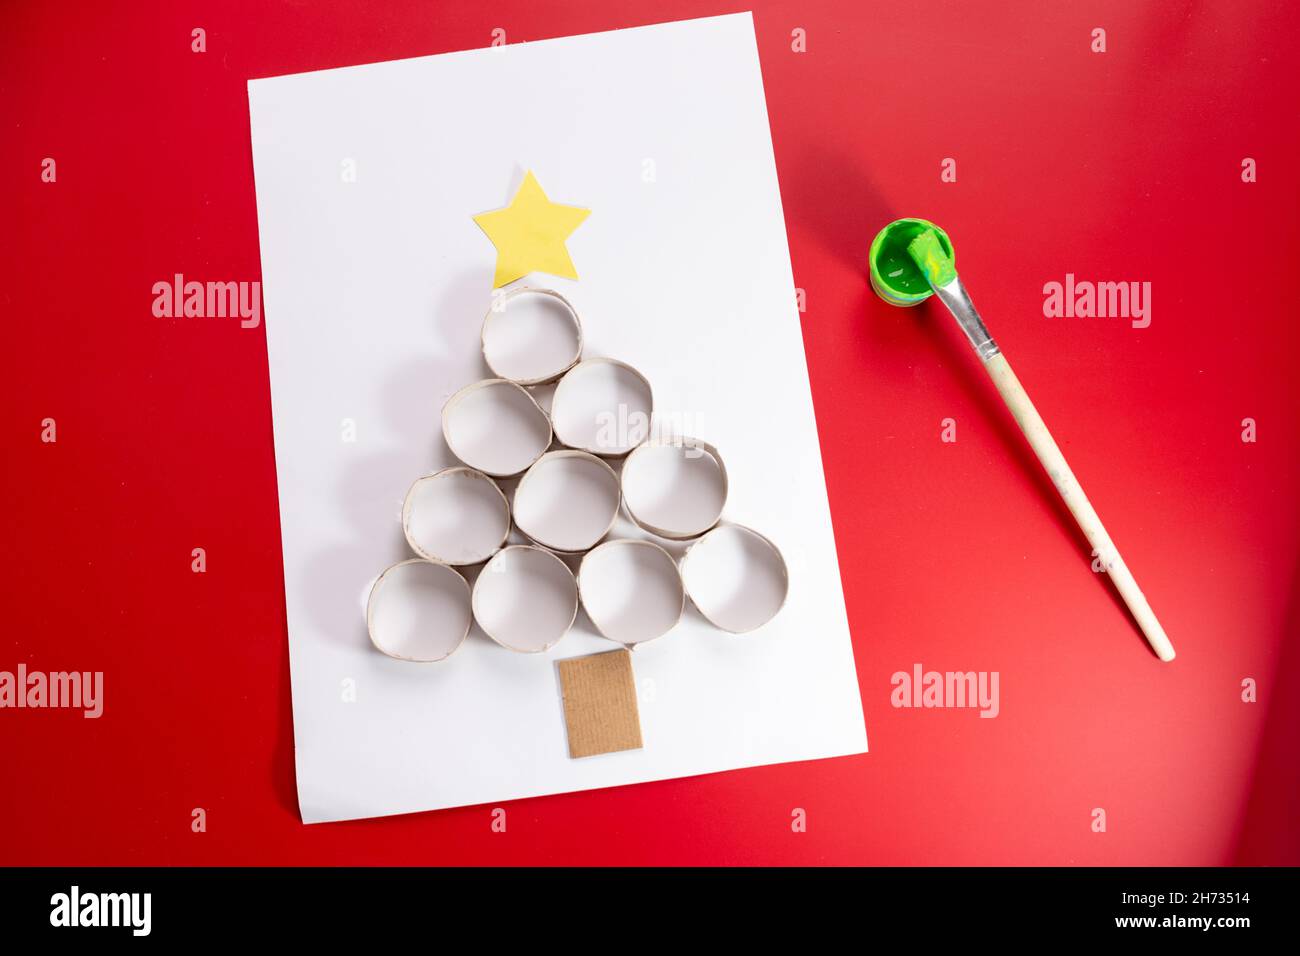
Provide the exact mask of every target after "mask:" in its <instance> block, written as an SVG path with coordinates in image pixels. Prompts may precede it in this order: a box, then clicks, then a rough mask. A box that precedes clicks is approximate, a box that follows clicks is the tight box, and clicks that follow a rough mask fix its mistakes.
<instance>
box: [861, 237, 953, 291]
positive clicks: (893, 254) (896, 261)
mask: <svg viewBox="0 0 1300 956" xmlns="http://www.w3.org/2000/svg"><path fill="white" fill-rule="evenodd" d="M927 229H933V230H934V231H935V233H936V234H937V235H938V237H939V245H941V246H942V247H943V249H944V251H945V252H946V253H947V254H948V255H949V256H952V254H953V252H952V242H951V241H950V240H949V239H948V234H947V233H946V232H944V231H943V230H942V229H940V228H939V227H938V226H936V225H935V224H934V223H932V222H930V221H929V220H926V219H896V220H894V221H893V222H891V223H890V224H889V225H887V226H886V227H885V228H884V229H881V230H880V232H878V233H876V238H875V239H873V240H872V241H871V251H870V252H869V253H868V254H867V256H868V259H869V265H870V272H871V287H872V288H873V289H875V290H876V294H877V295H878V296H880V297H881V298H882V299H884V300H885V301H886V302H888V303H889V304H890V305H918V304H920V303H922V302H924V301H925V300H926V299H928V298H930V296H932V295H933V294H934V290H933V289H932V288H930V283H929V282H928V281H926V278H925V276H924V275H923V274H922V273H921V270H920V269H919V268H917V265H916V263H915V262H913V261H912V257H911V256H910V255H909V254H908V252H907V245H908V243H910V242H911V241H912V240H913V239H915V238H916V237H917V236H919V235H920V234H921V233H922V232H924V231H925V230H927Z"/></svg>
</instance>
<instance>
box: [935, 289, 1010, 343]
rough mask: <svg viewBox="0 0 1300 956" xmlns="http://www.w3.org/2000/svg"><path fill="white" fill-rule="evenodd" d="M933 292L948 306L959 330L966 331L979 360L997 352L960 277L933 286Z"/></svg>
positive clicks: (991, 337)
mask: <svg viewBox="0 0 1300 956" xmlns="http://www.w3.org/2000/svg"><path fill="white" fill-rule="evenodd" d="M934 294H935V295H937V296H938V297H939V301H940V302H942V303H943V304H944V305H946V306H947V307H948V311H949V312H951V313H952V316H953V318H954V319H956V320H957V324H958V325H960V326H961V330H962V331H963V332H965V333H966V338H968V339H969V340H970V344H971V347H972V348H973V349H975V353H976V354H977V355H979V357H980V361H982V362H987V361H988V360H989V359H991V358H992V357H993V356H995V355H997V354H998V352H1000V351H1002V350H1001V349H999V348H998V343H996V342H994V341H993V336H991V335H989V330H988V329H987V328H985V326H984V320H983V319H981V318H980V314H979V313H978V312H976V311H975V306H974V304H973V303H972V302H971V300H970V296H969V295H968V294H967V292H966V287H965V286H964V285H962V284H961V279H960V278H956V279H953V280H952V281H951V282H949V283H947V284H946V285H940V286H935V287H934Z"/></svg>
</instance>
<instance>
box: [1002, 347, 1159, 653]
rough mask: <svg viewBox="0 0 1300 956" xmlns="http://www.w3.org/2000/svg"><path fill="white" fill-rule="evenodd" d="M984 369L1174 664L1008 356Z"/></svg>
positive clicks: (1153, 640) (1145, 627)
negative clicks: (1012, 367)
mask: <svg viewBox="0 0 1300 956" xmlns="http://www.w3.org/2000/svg"><path fill="white" fill-rule="evenodd" d="M984 368H985V370H986V371H987V372H988V373H989V377H990V378H991V379H993V384H994V385H996V386H997V389H998V391H999V392H1000V393H1001V395H1002V400H1003V401H1004V402H1006V405H1007V408H1009V409H1011V414H1012V415H1013V416H1014V417H1015V419H1016V424H1017V425H1019V426H1020V430H1021V431H1022V432H1024V435H1025V438H1026V439H1027V440H1028V441H1029V445H1030V447H1031V448H1033V449H1034V454H1036V455H1037V456H1038V460H1039V461H1040V462H1042V465H1043V468H1044V469H1045V470H1046V471H1047V474H1048V477H1050V478H1051V479H1052V484H1054V485H1055V486H1056V490H1057V492H1058V493H1059V494H1060V496H1061V500H1062V501H1064V502H1065V505H1066V507H1068V508H1069V509H1070V513H1071V514H1072V515H1074V520H1075V521H1076V522H1078V524H1079V528H1080V529H1081V530H1082V531H1083V533H1084V535H1085V537H1087V539H1088V543H1089V544H1091V545H1092V547H1093V551H1094V553H1095V554H1096V555H1097V556H1098V557H1099V558H1101V561H1102V567H1103V568H1105V570H1106V573H1107V574H1108V575H1109V576H1110V579H1111V581H1113V582H1114V583H1115V589H1116V590H1118V591H1119V594H1120V597H1122V598H1123V599H1124V603H1125V604H1127V605H1128V609H1129V611H1130V612H1132V614H1133V619H1134V620H1136V621H1137V624H1138V627H1140V628H1141V629H1142V633H1143V635H1145V637H1146V639H1147V643H1148V644H1150V645H1151V649H1152V650H1153V651H1155V652H1156V656H1157V657H1159V658H1160V659H1161V660H1162V661H1172V660H1173V659H1174V645H1173V644H1172V643H1170V641H1169V638H1168V637H1167V636H1166V635H1165V629H1164V628H1163V627H1161V626H1160V622H1159V621H1158V620H1157V619H1156V615H1155V612H1154V611H1152V610H1151V605H1150V604H1149V603H1147V599H1146V596H1145V595H1144V594H1143V593H1142V589H1141V588H1139V587H1138V584H1137V581H1135V580H1134V579H1133V574H1132V572H1130V571H1129V569H1128V565H1126V564H1125V563H1124V559H1123V558H1122V557H1120V554H1119V550H1118V549H1117V548H1116V547H1115V543H1114V542H1113V541H1111V539H1110V535H1109V534H1107V533H1106V528H1105V527H1104V526H1103V525H1102V523H1101V518H1099V517H1098V516H1097V512H1096V511H1095V510H1094V509H1093V507H1092V504H1091V503H1090V502H1089V501H1088V496H1087V495H1085V494H1084V493H1083V488H1082V487H1081V486H1080V485H1079V481H1078V479H1077V478H1075V477H1074V472H1073V471H1071V470H1070V466H1069V464H1067V463H1066V460H1065V456H1064V455H1062V454H1061V449H1060V448H1058V447H1057V445H1056V441H1055V440H1054V439H1053V438H1052V433H1051V432H1049V431H1048V430H1047V425H1046V424H1044V423H1043V419H1042V417H1041V416H1040V415H1039V414H1038V410H1037V409H1036V408H1034V403H1033V402H1031V401H1030V400H1029V395H1028V394H1027V393H1026V392H1025V388H1024V386H1023V385H1021V384H1020V380H1019V379H1017V378H1016V373H1015V372H1013V371H1012V370H1011V366H1010V364H1008V362H1007V359H1006V356H1004V355H1003V354H1002V353H1001V352H999V353H997V354H996V355H993V356H990V357H989V358H987V359H985V360H984Z"/></svg>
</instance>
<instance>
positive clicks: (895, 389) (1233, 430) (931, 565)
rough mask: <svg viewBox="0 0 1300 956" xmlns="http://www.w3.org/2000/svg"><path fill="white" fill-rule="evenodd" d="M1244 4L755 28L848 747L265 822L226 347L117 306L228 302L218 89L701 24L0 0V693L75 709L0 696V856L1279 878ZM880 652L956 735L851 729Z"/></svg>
mask: <svg viewBox="0 0 1300 956" xmlns="http://www.w3.org/2000/svg"><path fill="white" fill-rule="evenodd" d="M1287 6H1288V5H1287V4H1286V3H1284V2H1281V0H1278V2H1256V3H1233V4H1203V3H1196V2H1190V0H1189V2H1182V3H1150V4H1147V5H1139V4H1134V3H1131V2H1127V0H1124V2H1113V3H1092V2H1086V3H1074V4H1047V3H1035V2H999V3H996V4H994V3H988V4H972V3H946V2H941V0H929V2H927V3H924V4H915V5H910V4H898V3H877V2H870V3H848V2H842V3H824V4H822V3H818V4H809V3H807V2H786V3H760V4H757V9H756V11H755V23H756V28H757V33H758V44H759V49H760V56H761V60H762V66H763V74H764V82H765V85H766V92H767V101H768V108H769V111H770V114H771V123H772V137H773V141H774V144H775V149H776V158H777V166H778V170H779V173H780V179H781V188H782V196H783V200H784V203H785V210H786V219H787V225H788V230H789V236H790V245H791V252H792V256H793V260H794V272H795V277H796V283H797V285H799V286H800V287H802V288H803V289H805V290H806V294H807V312H806V314H805V316H804V340H805V345H806V348H807V354H808V364H809V368H810V371H811V376H812V384H813V392H814V399H815V403H816V409H817V418H818V427H819V429H820V433H821V441H822V448H823V454H824V457H825V464H826V474H827V484H828V487H829V493H830V500H831V506H832V511H833V514H834V520H835V531H836V537H837V540H838V546H839V554H840V562H841V567H842V570H843V579H844V589H845V595H846V598H847V602H848V609H849V616H850V621H851V624H852V630H853V637H854V646H855V650H856V655H857V667H858V672H859V680H860V683H861V687H862V693H863V706H864V708H865V712H866V718H867V728H868V733H869V736H870V741H871V753H870V754H869V755H863V756H860V757H852V758H843V759H836V760H828V761H819V762H812V763H805V764H795V765H787V766H779V767H765V768H760V769H755V770H746V771H740V772H732V773H724V774H715V775H712V776H707V777H701V778H693V779H686V780H675V781H669V782H664V783H654V784H644V785H639V786H631V787H623V788H618V789H613V790H604V791H595V792H588V793H580V794H572V795H565V796H556V797H546V798H539V799H533V800H527V801H520V802H517V803H513V804H508V805H507V812H508V828H507V832H506V833H504V834H500V833H493V832H492V831H491V829H490V825H489V824H490V809H491V808H490V807H469V808H464V809H458V810H450V811H443V812H438V813H427V814H418V815H414V816H408V817H401V818H392V819H384V820H377V821H363V822H356V823H343V824H331V825H323V826H314V827H305V826H303V825H302V824H301V823H300V822H299V817H298V810H297V799H296V794H295V787H294V775H293V727H292V721H291V718H290V699H289V678H288V656H287V647H286V639H285V621H284V598H283V577H282V568H281V558H280V536H279V524H278V512H277V501H276V486H275V481H276V478H275V463H274V458H273V453H272V442H271V411H270V402H269V393H268V379H267V364H266V351H265V338H264V331H263V329H261V328H258V329H252V330H245V329H241V328H240V327H239V325H238V323H237V322H235V321H228V320H227V321H221V320H214V321H194V320H191V321H172V320H166V319H163V320H160V319H155V318H154V317H153V316H152V314H151V311H150V306H151V303H152V293H151V286H152V284H153V283H154V282H156V281H158V280H160V279H169V278H170V277H171V276H172V274H173V273H175V272H182V273H184V274H185V275H186V276H187V277H189V276H192V277H197V278H202V279H222V280H228V279H234V280H255V279H258V278H260V271H259V258H258V238H257V221H256V215H255V208H254V193H253V178H252V165H251V157H250V149H249V134H248V108H247V94H246V87H245V83H246V80H247V79H249V78H250V77H258V76H269V75H275V74H281V73H292V72H298V71H304V70H314V69H320V68H324V67H333V66H342V65H348V64H355V63H364V62H370V61H376V60H387V59H395V58H400V57H410V56H419V55H423V54H431V53H440V52H444V51H450V50H458V49H464V48H468V47H476V46H485V45H487V44H488V43H489V42H490V40H491V35H492V30H493V28H495V27H501V28H504V29H505V30H506V33H507V37H508V39H509V40H510V41H511V42H517V41H521V40H535V39H542V38H546V37H552V36H563V35H568V34H574V33H585V32H591V31H598V30H607V29H613V28H617V27H625V26H635V25H639V24H643V23H647V22H657V21H662V20H672V19H682V18H688V17H693V16H703V15H709V14H716V13H724V12H731V11H733V10H740V9H745V5H742V4H707V3H701V2H687V0H669V2H663V3H658V4H653V5H649V6H647V5H614V4H596V3H563V4H561V3H552V2H538V0H527V2H518V0H502V2H498V3H492V4H486V3H483V4H480V3H460V4H454V5H453V4H438V3H431V2H429V0H410V2H399V3H384V4H372V3H367V2H360V0H358V2H330V3H306V2H276V3H265V4H262V3H252V2H247V3H209V4H186V3H167V4H156V5H150V4H144V3H119V4H116V5H112V4H104V5H100V4H93V5H92V4H84V5H67V4H45V3H35V2H32V3H13V2H11V3H7V4H5V5H4V8H3V10H2V11H0V84H2V86H0V102H3V104H4V105H3V113H2V115H0V128H2V129H3V146H2V148H0V184H2V186H0V195H2V196H3V217H2V219H0V222H3V226H4V228H3V230H0V277H2V280H3V281H2V283H0V302H3V317H4V324H5V333H6V342H5V344H4V348H3V350H2V353H3V379H2V382H3V384H2V386H0V387H2V388H3V394H4V403H3V429H4V431H3V449H4V458H5V466H4V469H3V478H2V479H0V480H2V481H3V491H4V497H5V501H6V503H7V507H6V512H7V514H6V520H5V522H4V523H5V524H6V525H7V530H6V533H5V536H4V538H5V548H4V552H3V557H0V561H3V568H0V570H2V571H3V578H2V579H3V581H4V582H5V597H6V600H5V607H4V614H5V627H4V631H3V634H2V635H0V670H11V671H12V670H15V669H16V667H17V665H18V664H19V662H26V663H27V665H28V667H29V668H32V669H37V670H46V671H54V670H63V669H77V670H102V671H104V672H105V713H104V716H103V717H102V718H101V719H100V720H97V721H95V720H84V719H82V717H81V715H80V713H79V712H76V711H71V712H70V711H51V710H45V711H34V710H22V711H17V710H5V711H0V760H2V761H3V771H2V772H3V777H4V782H3V786H0V826H2V828H3V832H4V839H3V840H2V841H0V862H4V863H10V864H19V863H67V864H109V863H140V864H145V863H349V862H355V863H381V862H388V863H525V862H547V863H651V864H658V863H715V862H716V863H722V862H726V863H778V862H780V863H882V864H885V863H889V864H911V863H945V864H959V863H996V864H1003V863H1031V864H1039V863H1077V864H1103V863H1116V864H1122V863H1137V864H1147V863H1165V864H1194V863H1300V824H1298V823H1297V813H1296V807H1297V804H1298V803H1300V780H1298V777H1297V764H1298V761H1297V743H1298V742H1300V697H1298V696H1297V694H1296V692H1295V685H1296V679H1297V677H1298V676H1300V659H1298V657H1297V649H1296V638H1297V636H1298V635H1297V629H1298V625H1300V611H1298V610H1297V598H1296V594H1297V584H1298V583H1300V582H1298V579H1297V538H1298V535H1297V530H1298V528H1297V525H1298V522H1300V514H1298V511H1300V505H1298V496H1297V490H1298V489H1300V454H1297V447H1298V444H1297V443H1298V442H1300V426H1298V423H1297V400H1296V399H1297V388H1296V385H1295V384H1294V374H1295V373H1294V366H1295V359H1296V351H1297V345H1298V344H1300V336H1298V335H1297V331H1296V316H1295V306H1294V281H1293V280H1294V276H1295V272H1296V268H1295V263H1296V262H1297V259H1298V257H1300V238H1298V236H1297V228H1296V211H1297V210H1296V205H1297V192H1298V191H1297V186H1296V178H1295V177H1296V174H1297V158H1298V157H1297V152H1298V151H1297V138H1298V134H1297V125H1296V123H1295V122H1294V119H1295V115H1296V113H1295V109H1296V103H1297V101H1298V96H1297V94H1298V93H1300V89H1298V87H1300V80H1298V79H1297V78H1298V77H1300V71H1297V70H1296V69H1295V64H1296V62H1297V52H1298V51H1297V46H1298V45H1300V44H1298V40H1300V36H1298V31H1297V28H1296V22H1295V20H1294V19H1293V17H1294V16H1295V14H1293V13H1291V12H1289V11H1288V10H1287ZM1099 26H1100V27H1104V28H1105V29H1106V31H1107V50H1106V52H1105V53H1104V54H1097V53H1093V52H1091V50H1090V42H1091V36H1090V34H1091V31H1092V29H1093V28H1094V27H1099ZM194 27H203V28H204V29H205V30H206V31H207V52H206V53H202V54H196V53H192V52H191V50H190V31H191V29H192V28H194ZM796 27H801V28H803V29H804V30H806V32H807V52H806V53H796V52H793V51H792V49H791V31H792V30H793V29H794V28H796ZM45 157H53V158H54V159H56V161H57V164H58V165H57V172H58V179H57V182H56V183H53V184H49V183H43V182H41V178H40V172H41V162H42V160H43V159H44V158H45ZM945 157H952V158H955V159H956V160H957V171H958V181H957V182H956V183H942V182H940V178H939V172H940V162H941V160H942V159H943V158H945ZM1245 157H1252V158H1254V159H1255V160H1256V161H1257V162H1258V182H1255V183H1244V182H1243V181H1242V178H1241V163H1242V160H1243V158H1245ZM899 215H921V216H925V217H927V218H932V219H934V220H936V221H938V222H940V223H941V224H943V225H944V226H945V227H946V228H947V230H948V231H949V233H950V234H951V235H952V236H953V238H954V242H955V244H956V246H957V252H958V264H959V267H960V268H961V271H962V274H963V276H964V277H965V279H966V282H967V284H968V286H969V287H970V288H971V290H972V293H973V295H974V297H975V299H976V302H977V304H978V305H979V306H980V307H981V310H982V312H983V313H984V315H985V317H986V318H987V319H988V321H989V324H990V327H991V328H992V330H993V332H994V334H995V336H996V337H997V338H998V340H999V342H1000V343H1001V344H1002V346H1003V349H1004V351H1005V352H1006V353H1007V355H1008V357H1009V358H1010V360H1011V361H1012V363H1013V365H1014V367H1015V368H1016V370H1017V372H1018V373H1019V375H1020V378H1021V380H1022V381H1023V382H1024V383H1025V385H1026V387H1027V388H1028V389H1029V391H1030V393H1031V394H1032V395H1033V396H1034V398H1035V401H1036V402H1037V404H1038V406H1039V409H1040V411H1041V412H1042V413H1043V416H1044V418H1045V419H1046V420H1047V421H1048V423H1049V424H1050V425H1051V427H1052V428H1053V430H1054V432H1055V433H1056V435H1057V437H1058V440H1059V441H1060V443H1061V445H1062V447H1063V449H1064V450H1065V452H1066V454H1067V455H1068V456H1069V458H1070V461H1071V462H1072V464H1073V466H1074V468H1075V470H1076V472H1077V473H1078V475H1079V477H1080V479H1081V481H1082V482H1083V484H1084V487H1085V488H1086V489H1087V490H1088V492H1089V495H1090V496H1091V498H1092V500H1093V503H1094V504H1095V505H1096V507H1097V509H1098V511H1099V512H1100V513H1101V515H1102V516H1103V518H1104V519H1105V521H1106V523H1107V525H1108V526H1109V529H1110V531H1111V533H1112V534H1113V536H1114V537H1115V539H1116V541H1117V543H1118V544H1119V546H1120V548H1121V550H1122V551H1123V553H1124V555H1125V557H1126V558H1127V560H1128V563H1129V565H1130V567H1132V568H1133V570H1134V572H1135V574H1136V575H1137V578H1138V580H1139V582H1140V583H1141V584H1142V586H1143V588H1144V589H1145V591H1146V593H1147V595H1148V597H1149V598H1150V600H1151V603H1152V605H1153V606H1154V607H1155V609H1156V611H1157V613H1158V614H1159V615H1160V617H1161V619H1162V621H1163V623H1164V625H1165V627H1166V629H1167V630H1168V632H1169V634H1170V636H1171V638H1172V640H1173V642H1174V644H1175V646H1176V647H1177V649H1178V652H1179V656H1178V660H1177V661H1176V662H1175V663H1173V664H1169V665H1165V664H1161V663H1159V662H1158V661H1157V660H1156V659H1155V657H1154V656H1153V655H1152V654H1151V653H1150V652H1149V651H1148V650H1147V649H1146V645H1145V644H1144V643H1143V641H1142V638H1141V636H1140V635H1139V633H1138V632H1137V630H1136V629H1135V627H1134V626H1133V625H1132V624H1131V622H1130V621H1129V620H1128V618H1127V617H1126V615H1125V613H1124V611H1123V609H1122V605H1121V604H1120V602H1119V599H1118V598H1117V597H1116V596H1114V594H1113V592H1112V591H1111V590H1110V588H1109V587H1108V585H1107V583H1106V582H1105V581H1104V579H1102V578H1099V577H1097V576H1096V575H1094V574H1093V573H1092V572H1091V570H1090V569H1089V565H1088V559H1087V547H1086V545H1085V543H1084V541H1083V539H1082V537H1081V536H1080V535H1079V534H1078V533H1077V532H1076V531H1074V529H1073V527H1072V525H1071V524H1070V522H1069V518H1068V514H1067V513H1066V512H1065V510H1064V509H1063V507H1062V506H1060V505H1059V504H1057V503H1056V502H1055V501H1054V500H1053V495H1052V492H1051V486H1050V484H1049V483H1048V482H1047V480H1046V479H1045V478H1044V477H1043V476H1042V475H1040V473H1039V471H1038V466H1037V465H1036V463H1035V461H1034V459H1033V457H1032V454H1031V453H1030V452H1029V451H1028V449H1027V447H1026V446H1025V445H1024V443H1023V441H1022V440H1021V438H1020V437H1019V434H1018V432H1017V431H1016V429H1015V426H1014V424H1013V423H1012V421H1011V419H1010V417H1009V415H1008V414H1007V413H1006V411H1005V409H1004V408H1003V407H1002V406H1001V405H1000V403H999V401H998V399H997V396H996V393H995V392H994V390H993V388H992V386H991V384H990V383H989V382H988V381H986V380H985V378H984V376H983V373H982V372H981V370H980V369H979V367H978V364H977V362H976V361H975V359H974V356H973V355H972V354H970V352H969V349H968V348H967V346H966V345H965V343H964V341H963V340H962V339H961V338H960V335H959V333H958V332H957V331H956V330H955V328H953V327H952V323H951V322H950V321H949V320H948V319H947V318H946V317H945V316H943V315H941V314H940V313H939V312H937V311H936V310H935V308H934V307H932V305H931V304H927V305H926V306H923V307H921V308H920V309H915V310H910V311H902V310H895V309H891V308H889V307H887V306H884V305H883V304H881V303H880V302H878V301H877V300H876V299H875V297H874V296H873V295H872V293H871V291H870V289H869V287H868V285H867V282H866V279H865V274H864V261H865V253H866V249H867V246H868V244H869V242H870V240H871V237H872V235H873V234H874V233H875V231H876V230H877V229H878V228H879V227H880V226H881V225H882V224H884V223H885V222H886V221H888V220H890V219H892V218H894V217H896V216H899ZM1067 272H1073V273H1074V274H1075V275H1076V276H1077V277H1078V278H1080V279H1090V280H1095V281H1103V280H1135V281H1150V282H1151V283H1152V287H1153V290H1152V324H1151V326H1150V328H1147V329H1142V330H1138V329H1133V328H1131V327H1130V326H1129V323H1128V322H1127V321H1125V320H1120V319H1048V318H1045V317H1044V316H1043V312H1042V303H1043V292H1042V287H1043V284H1044V283H1045V282H1048V281H1053V280H1055V281H1062V280H1063V279H1064V276H1065V273H1067ZM1271 273H1272V274H1275V275H1276V277H1277V278H1273V277H1272V276H1271V275H1270V274H1271ZM267 321H269V322H274V321H275V316H274V315H270V316H268V317H267ZM46 417H52V418H54V419H56V421H57V427H58V441H57V443H56V444H45V443H42V442H41V441H40V431H41V425H40V423H41V420H42V419H44V418H46ZM947 417H951V418H953V419H955V420H956V422H957V428H958V441H957V442H956V443H955V444H945V443H942V442H941V441H940V438H939V433H940V422H941V420H942V419H944V418H947ZM1247 417H1250V418H1254V419H1255V420H1256V421H1257V423H1258V441H1257V442H1256V443H1253V444H1249V443H1243V441H1242V440H1241V432H1242V419H1243V418H1247ZM195 547H204V548H206V550H207V555H208V571H207V573H206V574H194V573H191V570H190V560H191V558H190V552H191V549H192V548H195ZM915 662H920V663H922V664H923V665H925V667H927V668H936V669H939V670H955V669H963V670H964V669H976V670H996V671H999V672H1000V674H1001V715H1000V716H999V717H998V718H997V719H996V720H981V719H978V718H977V717H976V715H975V712H974V711H970V710H928V711H924V710H923V711H916V710H896V709H893V708H892V707H891V706H890V703H889V692H890V684H889V678H890V675H891V674H892V673H893V672H894V671H896V670H910V668H911V666H912V665H913V663H915ZM1245 678H1253V679H1254V680H1256V681H1257V683H1258V694H1259V700H1258V702H1257V703H1245V702H1243V701H1242V699H1241V685H1242V681H1243V679H1245ZM195 807H203V808H205V809H206V810H207V813H208V830H207V832H206V833H193V832H191V829H190V821H191V810H192V809H193V808H195ZM796 807H799V808H803V809H805V810H806V811H807V820H808V827H807V832H806V833H794V832H792V830H791V826H790V821H791V812H792V809H793V808H796ZM1096 807H1101V808H1104V809H1105V810H1106V813H1107V830H1106V832H1105V833H1094V832H1092V829H1091V826H1090V824H1091V822H1092V815H1091V814H1092V810H1093V808H1096Z"/></svg>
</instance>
